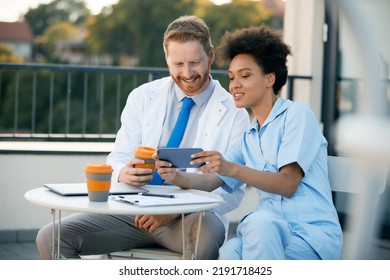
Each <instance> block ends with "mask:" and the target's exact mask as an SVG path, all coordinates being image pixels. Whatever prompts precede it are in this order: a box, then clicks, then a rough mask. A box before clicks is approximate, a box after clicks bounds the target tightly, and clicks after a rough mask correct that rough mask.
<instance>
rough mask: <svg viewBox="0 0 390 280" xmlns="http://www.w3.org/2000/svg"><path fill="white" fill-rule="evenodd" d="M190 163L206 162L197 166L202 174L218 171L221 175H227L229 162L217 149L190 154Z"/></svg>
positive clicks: (229, 166) (229, 167)
mask: <svg viewBox="0 0 390 280" xmlns="http://www.w3.org/2000/svg"><path fill="white" fill-rule="evenodd" d="M192 158H193V160H192V161H191V164H196V163H202V162H205V163H206V164H204V165H202V166H200V167H198V170H199V171H201V172H203V173H204V174H208V173H218V174H219V175H222V176H229V173H230V172H229V171H230V169H231V167H232V166H231V163H230V162H228V161H226V160H225V159H224V157H223V156H222V154H221V153H220V152H218V151H203V152H199V153H196V154H193V155H192Z"/></svg>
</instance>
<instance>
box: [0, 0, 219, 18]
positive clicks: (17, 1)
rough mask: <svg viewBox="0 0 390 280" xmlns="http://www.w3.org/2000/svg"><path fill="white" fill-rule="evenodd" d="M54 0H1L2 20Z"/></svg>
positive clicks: (99, 0) (91, 3) (100, 0)
mask: <svg viewBox="0 0 390 280" xmlns="http://www.w3.org/2000/svg"><path fill="white" fill-rule="evenodd" d="M51 1H52V0H0V7H1V8H0V21H7V22H14V21H18V19H19V15H21V14H22V13H25V12H27V11H28V9H29V8H36V7H38V6H39V4H47V3H50V2H51ZM84 1H85V3H86V6H87V8H89V9H90V10H91V11H92V13H93V14H98V13H100V11H101V9H102V8H103V7H106V6H111V5H114V4H116V3H118V0H84ZM213 2H214V3H216V4H218V3H219V2H220V3H224V2H227V0H213Z"/></svg>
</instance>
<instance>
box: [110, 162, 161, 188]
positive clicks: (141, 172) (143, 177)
mask: <svg viewBox="0 0 390 280" xmlns="http://www.w3.org/2000/svg"><path fill="white" fill-rule="evenodd" d="M144 163H145V161H144V160H142V159H136V158H134V159H131V160H129V162H128V163H126V166H125V167H123V168H122V169H121V171H119V176H118V181H119V182H123V183H127V184H130V185H133V186H136V187H142V186H145V185H146V184H147V183H148V182H149V181H150V180H152V177H153V170H152V169H150V168H135V167H134V165H135V164H144Z"/></svg>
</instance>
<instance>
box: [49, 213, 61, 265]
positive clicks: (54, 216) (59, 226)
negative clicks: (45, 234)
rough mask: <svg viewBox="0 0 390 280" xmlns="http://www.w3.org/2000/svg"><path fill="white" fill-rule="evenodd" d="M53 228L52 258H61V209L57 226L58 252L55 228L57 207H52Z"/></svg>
mask: <svg viewBox="0 0 390 280" xmlns="http://www.w3.org/2000/svg"><path fill="white" fill-rule="evenodd" d="M51 217H52V228H51V258H52V260H58V259H59V258H60V240H61V236H60V235H61V210H58V227H57V252H56V251H55V246H54V243H55V228H56V209H51Z"/></svg>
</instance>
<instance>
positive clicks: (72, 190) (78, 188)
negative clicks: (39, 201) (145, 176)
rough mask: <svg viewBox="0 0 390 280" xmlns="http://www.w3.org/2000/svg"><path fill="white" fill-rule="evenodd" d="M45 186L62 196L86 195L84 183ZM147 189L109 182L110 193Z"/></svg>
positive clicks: (126, 192)
mask: <svg viewBox="0 0 390 280" xmlns="http://www.w3.org/2000/svg"><path fill="white" fill-rule="evenodd" d="M44 186H45V188H47V189H49V190H51V191H52V192H55V193H57V194H60V195H63V196H86V195H88V190H87V184H86V183H70V184H45V185H44ZM143 192H148V190H146V189H143V188H139V187H135V186H131V185H129V184H126V183H111V187H110V194H138V193H143Z"/></svg>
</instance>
